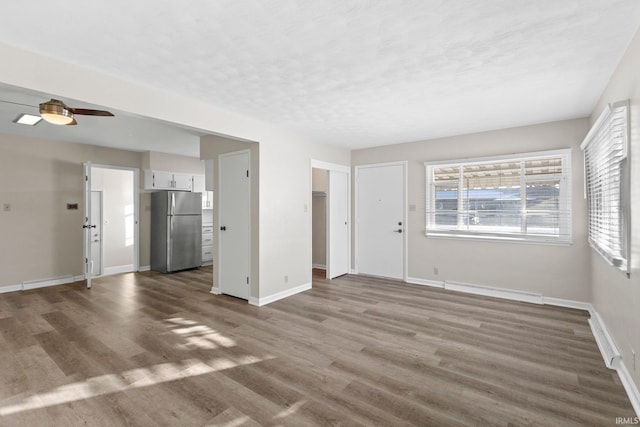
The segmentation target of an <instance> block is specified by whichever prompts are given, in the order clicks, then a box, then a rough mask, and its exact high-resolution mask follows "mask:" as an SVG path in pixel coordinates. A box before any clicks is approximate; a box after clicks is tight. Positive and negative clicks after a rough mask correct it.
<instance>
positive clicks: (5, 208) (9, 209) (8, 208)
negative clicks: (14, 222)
mask: <svg viewBox="0 0 640 427" xmlns="http://www.w3.org/2000/svg"><path fill="white" fill-rule="evenodd" d="M2 210H3V211H5V212H11V205H10V204H9V203H5V204H3V205H2Z"/></svg>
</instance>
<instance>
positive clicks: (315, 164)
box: [307, 159, 353, 282]
mask: <svg viewBox="0 0 640 427" xmlns="http://www.w3.org/2000/svg"><path fill="white" fill-rule="evenodd" d="M313 169H323V170H326V171H334V172H342V173H346V174H347V183H349V185H348V187H347V217H348V218H349V224H348V225H347V233H348V234H349V247H348V249H347V251H348V252H349V271H351V266H352V265H353V250H352V242H351V232H352V231H351V230H352V228H351V223H352V222H353V221H352V220H353V218H352V216H351V167H350V166H345V165H340V164H337V163H329V162H324V161H322V160H315V159H311V165H310V167H309V188H310V189H311V190H313ZM329 191H331V190H330V189H329ZM328 199H329V198H328V197H327V200H328ZM307 206H309V207H310V209H311V207H312V206H313V192H312V191H309V204H308V205H307ZM311 211H312V215H309V236H310V239H309V241H310V242H311V244H310V245H309V265H310V266H311V269H313V209H311ZM329 231H330V230H329V215H328V212H327V224H326V240H327V249H326V250H327V253H326V255H325V257H326V258H325V259H326V266H325V274H326V277H327V278H329V268H330V266H329V249H330V244H329V243H330V242H329ZM310 282H312V281H311V280H310Z"/></svg>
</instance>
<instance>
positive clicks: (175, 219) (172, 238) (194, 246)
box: [151, 191, 202, 273]
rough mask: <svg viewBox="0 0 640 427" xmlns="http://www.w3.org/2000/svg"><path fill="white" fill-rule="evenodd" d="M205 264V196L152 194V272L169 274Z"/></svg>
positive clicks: (175, 192)
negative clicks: (203, 203)
mask: <svg viewBox="0 0 640 427" xmlns="http://www.w3.org/2000/svg"><path fill="white" fill-rule="evenodd" d="M201 264H202V194H201V193H190V192H186V191H158V192H154V193H151V269H152V270H154V271H160V272H162V273H168V272H171V271H178V270H185V269H187V268H194V267H198V266H200V265H201Z"/></svg>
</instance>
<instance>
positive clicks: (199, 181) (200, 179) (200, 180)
mask: <svg viewBox="0 0 640 427" xmlns="http://www.w3.org/2000/svg"><path fill="white" fill-rule="evenodd" d="M205 191H206V189H205V184H204V175H193V192H194V193H204V192H205Z"/></svg>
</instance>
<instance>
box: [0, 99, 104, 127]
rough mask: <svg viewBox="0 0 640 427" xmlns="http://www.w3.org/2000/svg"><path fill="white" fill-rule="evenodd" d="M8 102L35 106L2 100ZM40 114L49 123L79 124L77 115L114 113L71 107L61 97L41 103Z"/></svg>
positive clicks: (101, 115) (102, 115)
mask: <svg viewBox="0 0 640 427" xmlns="http://www.w3.org/2000/svg"><path fill="white" fill-rule="evenodd" d="M0 102H4V103H7V104H15V105H23V106H25V107H34V106H33V105H26V104H20V103H17V102H9V101H0ZM39 110H40V116H41V117H42V118H43V119H44V120H46V121H47V122H49V123H53V124H54V125H66V126H74V125H77V124H78V122H76V119H75V117H74V116H75V115H78V116H100V117H113V113H111V112H109V111H105V110H91V109H88V108H71V107H69V106H67V105H66V104H65V103H64V102H62V101H60V100H59V99H53V98H52V99H51V100H49V101H47V102H43V103H42V104H40V105H39Z"/></svg>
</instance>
